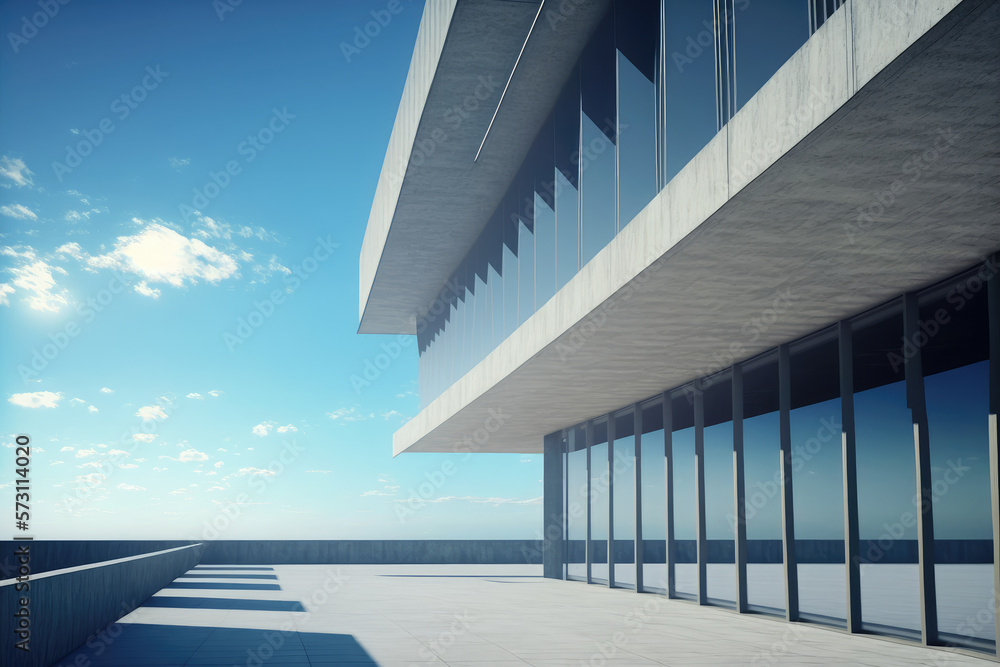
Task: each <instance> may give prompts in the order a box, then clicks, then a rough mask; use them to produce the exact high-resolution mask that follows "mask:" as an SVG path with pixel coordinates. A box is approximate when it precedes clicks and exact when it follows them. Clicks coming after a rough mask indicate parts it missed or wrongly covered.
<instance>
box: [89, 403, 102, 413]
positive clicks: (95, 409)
mask: <svg viewBox="0 0 1000 667" xmlns="http://www.w3.org/2000/svg"><path fill="white" fill-rule="evenodd" d="M87 412H89V413H90V414H96V413H98V412H100V410H98V409H97V408H95V407H94V406H93V405H88V406H87Z"/></svg>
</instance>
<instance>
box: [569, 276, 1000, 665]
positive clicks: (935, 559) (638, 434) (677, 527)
mask: <svg viewBox="0 0 1000 667" xmlns="http://www.w3.org/2000/svg"><path fill="white" fill-rule="evenodd" d="M998 261H1000V258H998V257H993V258H991V259H989V260H987V261H986V262H984V263H983V264H980V265H978V266H976V267H973V268H971V269H969V270H968V271H966V272H964V273H962V274H960V275H958V276H956V277H953V278H951V279H949V280H947V281H944V282H942V283H940V284H938V285H935V286H932V287H929V288H927V289H924V290H922V291H920V292H918V293H911V294H906V295H903V296H901V297H898V298H896V299H894V300H892V301H890V302H888V303H886V304H883V305H882V306H880V307H878V308H874V309H871V310H869V311H867V312H865V313H861V314H859V315H857V316H855V317H852V318H849V319H847V320H844V321H843V322H841V323H840V324H839V325H838V326H832V327H828V328H826V329H823V330H821V331H818V332H816V333H813V334H810V335H809V336H806V337H804V338H801V339H799V340H796V341H794V342H791V343H789V344H788V345H787V346H786V347H785V348H784V349H786V350H787V357H785V358H787V359H788V363H787V371H784V372H779V368H780V364H779V353H778V350H771V351H768V352H766V353H764V354H761V355H758V356H757V357H754V358H753V359H749V360H747V361H744V362H741V363H739V364H737V365H736V366H734V367H732V368H730V369H727V370H725V371H723V372H720V373H717V374H716V375H713V376H710V377H706V378H699V379H698V380H696V381H694V382H692V383H690V384H687V385H684V386H682V387H677V388H674V389H671V390H669V391H667V392H665V393H664V394H661V395H659V396H654V397H651V398H650V399H648V400H646V401H644V402H642V403H640V404H639V405H638V409H639V410H640V411H641V415H640V418H639V419H636V414H635V409H636V408H635V407H626V408H623V409H622V410H620V411H618V412H614V413H611V414H609V415H604V416H600V417H597V418H595V419H592V420H591V421H589V422H586V423H585V424H582V425H580V426H577V427H573V428H570V429H567V430H566V431H564V432H563V438H564V439H563V441H564V442H565V443H567V445H566V447H567V452H568V453H567V456H568V457H576V458H575V459H573V460H575V461H577V462H579V463H578V464H577V465H575V466H574V464H573V463H572V462H570V463H569V464H568V466H567V472H566V473H565V474H566V478H567V480H568V486H569V487H570V491H569V493H570V494H573V493H574V491H573V490H572V487H573V486H574V485H577V486H579V484H578V483H577V480H580V479H588V478H589V479H590V483H591V493H590V496H589V497H590V504H589V511H590V513H591V516H592V517H593V518H594V521H593V523H592V527H591V534H590V539H591V542H590V544H591V549H590V550H589V552H588V554H583V555H584V556H585V557H589V559H590V560H589V562H590V563H591V567H592V568H593V576H592V578H591V581H592V582H596V583H603V584H612V585H615V586H620V587H636V586H637V584H636V578H635V575H636V572H637V570H636V565H635V564H636V559H635V554H636V553H637V552H636V551H635V545H637V544H640V545H641V554H642V558H641V564H642V569H641V573H642V579H641V582H640V584H639V586H640V587H641V590H643V591H646V592H654V593H661V594H668V595H670V596H671V597H677V598H685V599H689V600H698V601H700V602H702V603H703V604H716V605H724V606H733V607H737V608H739V609H740V610H741V611H750V612H759V613H770V614H775V615H782V616H786V615H787V617H789V618H790V619H791V620H807V621H811V622H816V623H822V624H826V625H833V626H840V627H851V628H852V629H853V630H854V631H862V632H870V633H877V634H886V635H894V636H898V637H903V638H909V639H914V640H920V639H921V632H922V629H921V628H922V618H923V617H924V616H928V615H929V616H930V617H932V618H933V620H934V622H932V623H931V624H930V626H929V627H934V626H936V630H932V632H933V633H934V634H933V636H930V637H928V642H929V643H931V644H936V645H950V646H960V647H965V648H972V649H978V650H983V651H987V652H994V651H995V650H996V636H995V632H996V631H995V624H994V621H993V618H994V617H993V613H995V612H994V610H995V599H994V598H993V590H994V580H993V577H994V571H995V569H994V563H993V553H994V551H993V548H994V543H993V540H994V534H993V526H992V503H993V498H992V496H991V488H990V475H991V474H992V475H996V474H997V471H996V468H995V466H996V465H997V464H996V463H991V452H990V448H991V440H990V437H991V436H990V432H989V424H990V419H995V416H991V412H990V407H989V406H990V401H991V391H992V392H994V394H996V392H998V391H1000V389H998V388H997V386H996V381H995V379H994V380H993V383H994V384H993V385H992V386H991V384H990V383H991V379H990V368H991V364H996V363H997V362H998V360H997V359H996V358H995V357H996V355H997V349H998V348H1000V345H998V344H997V342H996V341H997V340H998V339H1000V317H998V316H997V315H996V314H994V318H995V320H996V321H994V323H993V325H992V326H993V327H994V329H993V330H991V328H990V327H991V324H990V308H989V306H990V304H989V299H988V297H987V294H988V293H989V292H990V290H991V289H992V290H993V294H994V296H993V297H990V298H994V299H997V300H998V301H1000V285H996V284H991V281H992V282H993V283H996V281H997V280H1000V279H997V278H996V277H995V276H996V274H997V272H998V271H997V263H998ZM993 307H994V309H996V310H997V312H1000V305H997V304H994V305H993ZM991 337H992V338H991ZM991 342H992V343H993V348H992V354H993V355H994V356H993V358H991ZM782 354H784V352H783V353H782ZM781 363H784V362H781ZM782 396H785V397H787V398H785V399H782ZM998 399H1000V396H997V395H992V401H993V404H996V402H997V401H998ZM734 401H739V403H736V404H734ZM783 401H785V402H783ZM782 406H784V407H782ZM734 407H739V408H741V409H739V410H736V409H734ZM609 424H610V425H611V426H610V429H611V434H610V438H611V439H610V440H609ZM636 426H638V428H636ZM920 433H923V434H924V435H923V436H921V435H920ZM739 434H741V435H742V438H740V437H739ZM785 438H787V442H788V443H790V454H791V455H790V459H789V460H790V470H789V471H788V474H789V477H788V478H786V479H783V478H782V468H781V465H780V459H781V443H782V441H783V439H785ZM581 440H583V441H586V442H590V443H592V444H591V446H590V447H589V450H590V458H589V461H590V466H591V467H590V469H589V477H588V471H586V470H581V469H580V467H579V466H580V465H586V462H587V460H588V459H587V458H586V456H584V455H582V454H583V450H580V449H576V450H574V449H572V447H579V445H577V444H573V445H570V444H569V443H571V442H572V443H578V442H581ZM740 443H742V448H741V447H740ZM921 443H923V444H921ZM609 446H610V447H611V449H610V450H609ZM992 446H993V447H996V444H995V443H993V444H992ZM584 449H587V447H584ZM851 451H853V463H850V464H848V463H847V462H849V461H852V459H851V458H850V456H849V452H851ZM636 454H638V455H639V456H638V457H636ZM739 454H742V456H740V455H739ZM636 458H638V469H637V470H635V469H633V468H632V466H634V465H635V462H636ZM991 466H993V467H992V468H991ZM922 468H923V469H926V470H927V471H929V473H928V474H929V479H928V480H927V482H926V483H925V484H924V485H923V486H924V489H925V491H924V492H923V493H924V494H927V495H925V496H924V499H923V500H922V495H921V493H922V492H921V490H920V488H921V484H920V482H919V479H920V470H921V469H922ZM609 471H610V472H609ZM636 473H638V475H636ZM737 476H742V480H743V484H742V487H740V485H738V484H735V483H734V482H735V481H736V480H737ZM636 480H638V485H636ZM789 483H790V489H789V493H788V494H787V495H786V493H785V491H786V486H789ZM609 485H610V488H611V491H610V493H609V492H608V491H607V489H608V486H609ZM740 488H742V491H741V493H742V498H739V499H737V498H736V497H735V494H736V493H737V490H738V489H740ZM851 496H853V497H851ZM928 496H929V497H928ZM738 500H739V501H740V502H737V501H738ZM849 501H850V502H849ZM851 507H853V508H855V509H854V510H851ZM741 513H742V514H743V518H744V524H743V525H744V526H745V543H743V544H742V545H740V544H738V543H737V541H738V540H739V539H740V537H739V535H740V532H739V530H738V525H739V517H740V514H741ZM567 514H568V515H570V514H572V506H570V508H569V511H568V512H567ZM637 516H638V517H639V520H638V521H636V517H637ZM609 518H610V519H611V522H610V523H611V526H610V529H609V526H608V522H609ZM574 521H576V520H575V519H571V520H569V527H568V530H569V532H570V533H573V530H574V526H575V525H577V524H575V523H574ZM918 524H924V525H926V528H925V529H924V535H926V536H927V537H926V538H924V539H926V540H928V541H929V542H928V544H926V545H925V547H922V546H921V543H920V539H921V538H920V536H919V533H920V531H919V530H918ZM580 534H581V533H580V531H579V529H578V528H577V529H576V535H580ZM609 535H612V536H613V538H614V539H613V540H611V543H612V544H613V546H612V549H611V552H610V553H611V562H612V564H613V567H614V570H613V578H612V579H611V580H610V581H609V579H608V572H609V569H608V565H607V562H608V554H609V551H608V548H607V547H608V544H609V539H608V536H609ZM789 537H790V538H791V539H790V541H789ZM852 545H853V546H852ZM926 547H929V548H926ZM786 549H787V550H788V551H789V554H790V555H789V563H788V564H786V563H785V562H784V561H785V559H784V555H785V551H786ZM567 552H568V553H569V552H573V553H578V552H580V549H577V548H575V547H573V546H572V538H571V546H570V548H569V549H568V550H567ZM740 552H741V553H743V554H744V555H745V563H741V562H740V561H741V560H743V559H740V558H737V553H740ZM921 553H925V556H924V558H926V559H928V560H927V561H926V562H925V563H926V564H927V565H929V566H930V567H927V568H925V569H926V574H925V575H924V581H921V575H920V560H921V557H920V554H921ZM571 562H572V561H571ZM852 564H853V566H854V567H853V568H852V567H851V566H852ZM576 567H577V568H578V569H577V572H578V573H579V572H584V571H585V569H586V563H579V562H577V563H576ZM852 571H853V572H856V573H857V580H856V585H855V586H853V587H852V586H851V584H850V578H851V576H852V575H851V572H852ZM575 578H579V579H585V577H582V576H579V574H578V576H577V577H575ZM786 582H791V585H792V586H793V587H794V589H793V590H792V591H789V592H791V593H792V595H787V594H786V590H785V588H786ZM741 584H742V585H741ZM741 590H744V591H745V598H744V599H742V600H741V599H740V598H741V592H740V591H741ZM924 600H926V601H927V603H926V606H925V608H923V609H922V608H921V607H922V604H923V601H924ZM789 606H791V607H792V608H791V609H789V608H788V607H789ZM852 609H854V611H851V610H852ZM852 614H856V615H857V616H855V617H854V618H853V620H852V619H851V615H852Z"/></svg>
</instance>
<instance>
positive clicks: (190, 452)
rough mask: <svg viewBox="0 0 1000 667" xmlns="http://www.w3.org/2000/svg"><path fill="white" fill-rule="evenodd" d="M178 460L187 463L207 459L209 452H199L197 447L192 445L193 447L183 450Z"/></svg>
mask: <svg viewBox="0 0 1000 667" xmlns="http://www.w3.org/2000/svg"><path fill="white" fill-rule="evenodd" d="M177 460H178V461H180V462H181V463H186V462H188V461H207V460H208V454H206V453H205V452H199V451H198V450H197V449H194V448H193V447H192V448H191V449H185V450H184V451H183V452H181V453H180V456H179V457H178V459H177Z"/></svg>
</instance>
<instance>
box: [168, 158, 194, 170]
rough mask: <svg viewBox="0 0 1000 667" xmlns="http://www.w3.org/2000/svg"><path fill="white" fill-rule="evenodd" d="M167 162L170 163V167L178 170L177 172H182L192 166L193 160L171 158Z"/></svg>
mask: <svg viewBox="0 0 1000 667" xmlns="http://www.w3.org/2000/svg"><path fill="white" fill-rule="evenodd" d="M167 162H169V163H170V167H171V168H173V169H176V170H177V171H180V170H181V169H183V168H184V167H186V166H188V165H189V164H191V160H190V159H189V158H177V157H171V158H167Z"/></svg>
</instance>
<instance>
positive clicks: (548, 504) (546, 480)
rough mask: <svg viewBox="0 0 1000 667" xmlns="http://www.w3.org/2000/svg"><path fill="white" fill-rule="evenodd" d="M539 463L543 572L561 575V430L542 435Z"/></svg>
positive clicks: (546, 575) (556, 577)
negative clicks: (540, 466) (540, 469)
mask: <svg viewBox="0 0 1000 667" xmlns="http://www.w3.org/2000/svg"><path fill="white" fill-rule="evenodd" d="M543 452H544V459H543V462H542V495H543V499H542V506H543V517H544V518H543V526H542V531H543V537H542V575H543V576H545V577H547V578H549V579H562V576H563V522H564V521H565V515H564V512H563V457H562V433H552V434H550V435H547V436H545V440H544V443H543Z"/></svg>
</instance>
